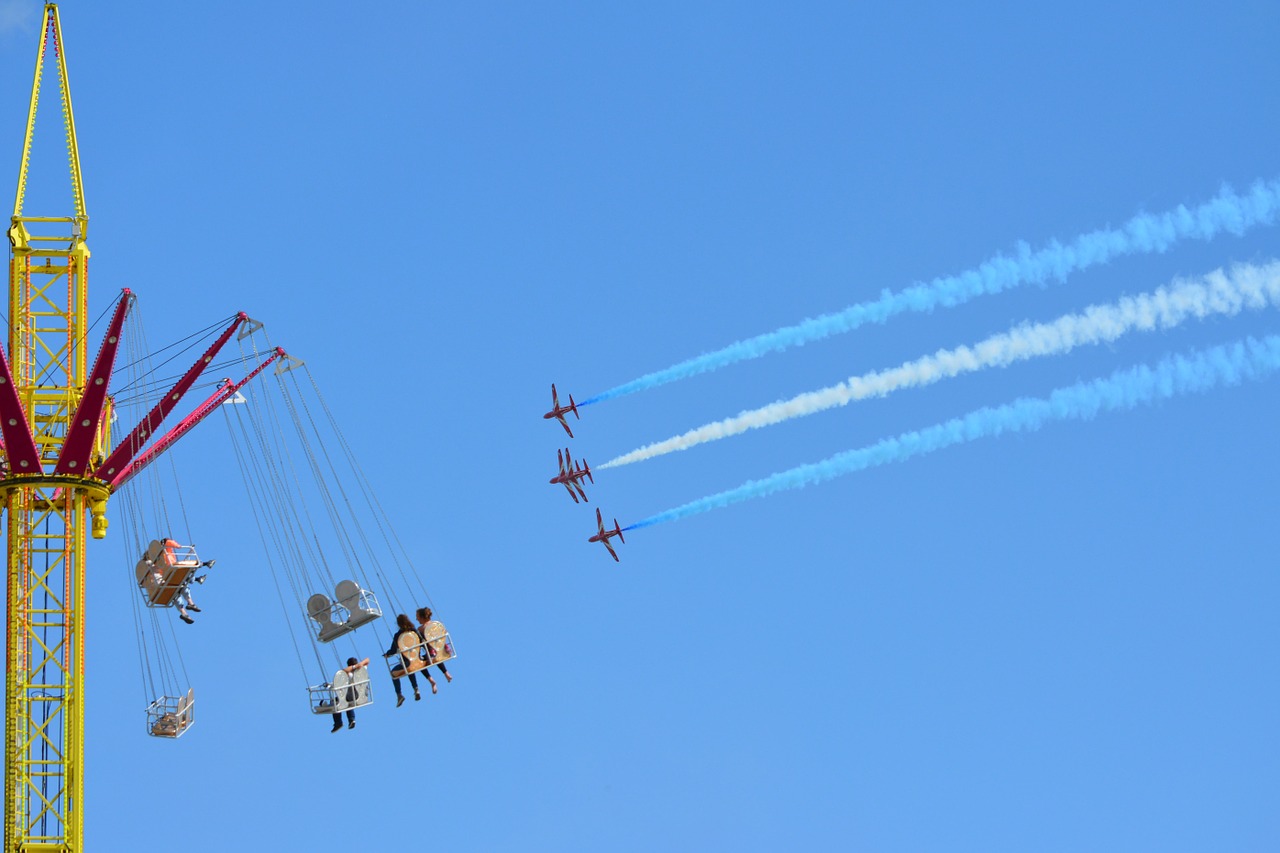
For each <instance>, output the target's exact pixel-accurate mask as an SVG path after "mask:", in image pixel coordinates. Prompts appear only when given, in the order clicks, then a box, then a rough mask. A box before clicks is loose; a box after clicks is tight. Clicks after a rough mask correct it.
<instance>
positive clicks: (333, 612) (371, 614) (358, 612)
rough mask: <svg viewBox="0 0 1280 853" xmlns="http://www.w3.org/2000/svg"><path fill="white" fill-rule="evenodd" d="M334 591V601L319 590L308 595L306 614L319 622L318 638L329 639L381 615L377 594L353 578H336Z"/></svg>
mask: <svg viewBox="0 0 1280 853" xmlns="http://www.w3.org/2000/svg"><path fill="white" fill-rule="evenodd" d="M333 591H334V595H335V597H336V599H337V600H336V601H330V600H329V597H328V596H327V595H325V594H324V593H322V592H317V593H316V594H315V595H313V596H311V597H310V598H308V599H307V616H309V617H311V619H312V621H314V622H315V623H316V625H317V626H318V631H317V633H316V639H317V640H319V641H320V642H322V643H329V642H332V641H334V640H336V639H338V638H339V637H341V636H344V635H346V634H350V633H351V632H352V631H354V630H355V629H357V628H359V627H360V626H361V625H367V624H369V623H370V622H372V621H373V620H375V619H378V618H380V617H381V616H382V608H380V607H379V606H378V599H377V597H376V596H375V595H374V594H373V593H372V592H370V591H369V590H367V589H361V588H360V584H358V583H356V582H355V581H351V580H344V581H338V585H337V586H336V587H335V588H334V590H333Z"/></svg>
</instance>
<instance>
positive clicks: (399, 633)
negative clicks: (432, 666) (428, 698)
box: [383, 613, 430, 708]
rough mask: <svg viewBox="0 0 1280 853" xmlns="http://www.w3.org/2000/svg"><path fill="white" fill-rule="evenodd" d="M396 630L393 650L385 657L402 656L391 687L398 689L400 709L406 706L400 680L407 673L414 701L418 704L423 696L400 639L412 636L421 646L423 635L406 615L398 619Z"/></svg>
mask: <svg viewBox="0 0 1280 853" xmlns="http://www.w3.org/2000/svg"><path fill="white" fill-rule="evenodd" d="M396 629H397V630H396V633H395V636H394V637H392V638H391V648H389V649H387V652H386V654H384V655H383V657H384V658H389V657H392V656H393V655H400V663H398V664H397V665H396V666H394V667H392V669H391V685H392V686H393V687H395V689H396V707H397V708H399V707H400V706H401V705H403V704H404V694H403V693H401V692H400V679H401V678H402V677H404V675H405V674H406V673H408V675H409V684H410V685H412V686H413V700H414V701H415V702H416V701H418V700H419V699H421V698H422V694H421V693H419V692H418V677H417V676H416V675H415V674H414V673H413V672H411V671H410V669H409V668H410V666H412V661H411V660H410V658H409V656H408V655H406V654H403V653H401V651H400V638H401V637H403V636H404V635H405V634H412V635H413V639H414V641H415V642H417V643H419V644H420V643H421V642H422V635H421V634H419V633H418V632H417V631H416V630H415V629H414V627H413V623H412V622H410V621H409V617H408V616H407V615H405V614H404V613H401V614H400V615H399V616H397V617H396ZM428 678H430V676H428Z"/></svg>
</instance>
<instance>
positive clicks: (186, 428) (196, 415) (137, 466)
mask: <svg viewBox="0 0 1280 853" xmlns="http://www.w3.org/2000/svg"><path fill="white" fill-rule="evenodd" d="M284 354H285V351H284V350H282V349H281V348H280V347H276V351H275V352H274V353H272V354H271V356H270V357H269V358H268V359H267V360H266V361H264V362H262V364H259V365H258V366H257V367H255V368H254V369H253V372H251V373H250V374H249V375H248V376H246V377H245V378H244V379H241V380H240V381H239V382H236V383H234V384H232V382H231V380H230V379H227V380H224V382H225V383H226V384H224V385H222V386H221V387H220V388H218V390H217V391H214V392H213V396H211V397H210V398H209V399H207V400H205V401H204V402H203V403H201V404H200V405H199V406H197V407H196V409H195V411H193V412H192V413H191V414H189V415H187V416H186V417H185V418H183V419H182V421H181V422H180V423H178V425H177V426H175V427H174V428H173V429H171V430H169V431H168V432H167V433H165V434H164V436H163V437H161V438H160V440H159V441H157V442H156V443H155V445H154V446H152V447H151V448H149V449H148V450H147V452H146V453H143V454H142V455H141V456H139V457H138V458H137V459H135V460H133V462H131V463H129V466H128V467H127V468H125V469H124V470H123V471H121V472H120V473H119V474H117V475H116V477H115V478H114V479H113V480H111V481H110V484H109V485H110V486H111V491H113V492H114V491H116V490H117V489H119V488H120V487H121V486H123V485H124V484H125V483H127V482H129V481H130V480H132V479H133V478H134V476H135V475H136V474H137V473H138V472H139V471H141V470H142V469H143V468H145V467H147V465H149V464H151V462H152V461H153V460H154V459H155V458H156V457H158V456H159V455H160V454H162V453H164V452H165V451H166V450H168V449H169V448H170V447H172V446H173V444H174V442H176V441H177V440H178V439H180V438H182V437H183V436H184V435H186V434H187V433H188V432H190V431H191V430H192V429H193V428H194V427H195V425H196V424H198V423H200V422H201V421H202V420H204V419H205V418H206V417H208V416H209V415H210V414H212V413H213V410H214V409H216V408H218V407H219V406H221V405H222V404H223V403H225V402H226V401H227V400H230V399H231V397H232V396H233V395H234V394H235V393H236V392H237V391H239V390H240V389H241V388H243V387H244V386H245V384H246V383H247V382H248V381H249V380H251V379H253V377H255V376H257V375H258V374H259V373H261V372H262V371H263V370H264V369H265V368H266V367H267V365H269V364H271V362H273V361H275V360H276V359H277V358H279V357H280V356H282V355H284Z"/></svg>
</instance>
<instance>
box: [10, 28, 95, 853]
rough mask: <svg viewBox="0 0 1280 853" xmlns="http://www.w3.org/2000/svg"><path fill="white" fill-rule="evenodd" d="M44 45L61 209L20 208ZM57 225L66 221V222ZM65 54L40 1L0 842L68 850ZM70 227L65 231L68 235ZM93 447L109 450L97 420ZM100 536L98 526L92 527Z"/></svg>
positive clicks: (78, 724) (76, 723)
mask: <svg viewBox="0 0 1280 853" xmlns="http://www.w3.org/2000/svg"><path fill="white" fill-rule="evenodd" d="M50 50H52V51H53V62H52V63H51V65H50V66H49V69H50V70H52V66H54V65H56V69H57V74H58V89H59V95H60V101H61V107H62V118H63V127H64V130H65V135H66V148H67V157H68V161H69V164H70V169H71V189H72V192H71V195H72V198H71V208H72V215H70V216H26V215H24V212H23V201H24V198H25V195H26V191H27V178H28V172H29V167H30V159H31V148H32V141H33V137H34V129H35V122H36V113H37V110H38V107H39V98H40V84H41V80H42V77H43V74H44V73H45V70H46V64H45V59H46V57H48V56H49V51H50ZM68 224H69V225H70V226H71V227H70V229H68V228H67V225H68ZM87 225H88V213H87V211H86V209H85V202H84V189H83V182H82V180H81V174H80V153H79V147H78V143H77V140H76V132H75V116H74V113H73V111H72V108H71V89H70V85H69V82H68V77H67V62H66V50H65V46H64V43H63V39H62V26H61V22H60V21H59V18H58V9H57V6H56V5H55V4H52V3H49V4H46V5H45V9H44V25H43V27H42V28H41V33H40V41H39V48H38V51H37V54H36V68H35V78H34V80H33V83H32V89H31V102H30V107H29V110H28V113H27V124H26V134H25V137H24V140H23V149H22V161H21V165H20V168H19V172H18V187H17V193H16V195H15V199H14V213H13V218H12V222H11V226H10V228H9V231H8V234H9V240H10V245H11V254H10V261H9V339H8V354H9V359H10V367H11V369H12V373H13V381H14V386H15V390H16V391H17V392H18V400H19V402H20V404H21V406H22V411H23V415H24V416H25V417H26V419H27V422H28V424H29V426H30V428H31V433H32V436H33V438H34V439H35V441H36V447H37V449H38V451H39V453H40V461H41V464H40V468H41V469H42V470H41V471H39V472H32V473H31V474H27V475H21V476H15V475H13V474H12V472H10V473H9V476H7V477H5V478H3V479H0V506H3V507H4V508H5V509H6V510H8V512H7V513H6V514H5V530H6V533H7V543H6V544H7V554H6V572H5V575H6V602H7V605H8V611H7V612H8V621H7V625H6V632H7V633H6V640H7V642H6V656H5V685H6V690H5V734H4V765H5V781H4V806H5V812H4V848H3V851H0V853H51V851H57V852H58V853H79V851H81V850H82V849H83V840H84V817H83V815H84V808H83V801H84V768H83V756H84V737H85V735H84V698H83V685H84V666H85V635H84V617H85V597H84V590H85V532H86V527H87V526H88V521H89V520H88V519H86V513H90V514H91V515H92V517H93V519H94V524H93V525H92V527H93V529H94V530H95V531H97V530H98V527H99V524H98V521H99V519H101V521H103V522H105V518H102V516H103V514H104V512H105V507H106V501H107V497H108V495H109V490H108V489H107V487H106V485H105V484H104V483H102V482H101V481H98V480H94V479H92V478H84V477H74V476H70V477H69V476H62V475H55V474H53V473H52V468H53V466H54V464H55V463H56V460H57V458H58V456H59V454H60V452H61V449H62V444H63V442H64V441H65V439H66V435H67V430H68V427H69V424H68V419H69V418H70V417H71V415H72V413H73V412H74V411H75V408H76V405H77V403H78V402H79V399H80V397H81V396H82V394H83V391H84V383H85V381H86V364H87V347H86V346H85V341H84V333H85V328H86V316H87V301H88V275H87V274H88V260H89V249H88V247H87V246H86V244H85V231H86V228H87ZM68 230H69V231H70V234H68V233H67V231H68ZM99 441H100V445H99V447H98V448H97V452H98V454H99V455H101V454H102V453H103V452H104V448H105V447H106V446H108V436H107V434H106V431H105V429H104V431H103V434H102V435H101V436H100V437H99ZM101 527H102V530H103V531H104V532H105V523H103V524H102V525H101Z"/></svg>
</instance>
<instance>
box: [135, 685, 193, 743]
mask: <svg viewBox="0 0 1280 853" xmlns="http://www.w3.org/2000/svg"><path fill="white" fill-rule="evenodd" d="M195 706H196V691H195V688H191V689H190V690H188V691H187V695H185V696H161V697H160V698H159V699H156V700H155V701H154V702H152V703H151V704H150V705H148V706H147V734H149V735H151V736H152V737H164V738H179V737H182V735H183V734H184V733H185V732H186V730H187V729H189V728H191V724H192V723H194V722H195V715H196V712H195Z"/></svg>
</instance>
